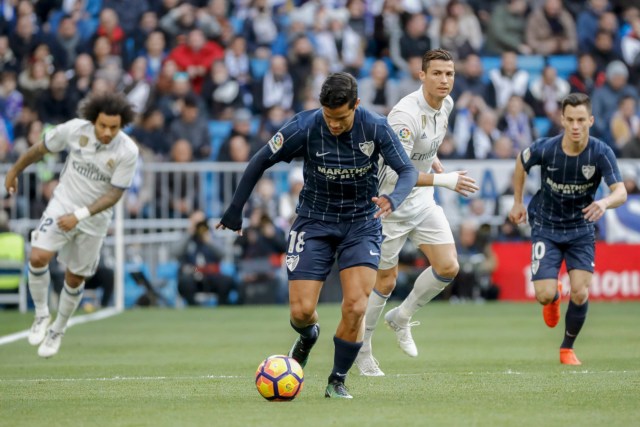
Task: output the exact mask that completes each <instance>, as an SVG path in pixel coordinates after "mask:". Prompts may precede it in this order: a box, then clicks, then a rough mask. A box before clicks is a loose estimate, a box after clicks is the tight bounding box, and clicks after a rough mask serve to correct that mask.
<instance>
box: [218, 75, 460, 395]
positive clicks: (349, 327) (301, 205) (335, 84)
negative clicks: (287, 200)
mask: <svg viewBox="0 0 640 427" xmlns="http://www.w3.org/2000/svg"><path fill="white" fill-rule="evenodd" d="M359 101H360V100H359V99H358V87H357V82H356V80H355V79H354V78H353V76H351V75H349V74H347V73H335V74H331V75H330V76H329V77H327V79H326V80H325V82H324V83H323V85H322V89H321V92H320V104H321V105H322V107H321V108H320V109H317V110H309V111H304V112H302V113H299V114H297V115H296V116H295V117H294V118H293V119H291V120H290V121H289V122H287V123H286V124H285V125H284V126H283V127H282V128H281V129H280V131H279V132H278V133H276V134H275V135H274V136H273V137H272V138H271V140H269V142H268V144H267V145H266V146H265V147H263V148H262V149H261V150H260V151H258V153H256V154H255V155H254V157H253V158H252V159H251V161H250V162H249V165H248V167H247V169H246V170H245V173H244V175H243V176H242V179H241V180H240V183H239V184H238V188H237V190H236V193H235V194H234V196H233V200H232V202H231V205H230V206H229V207H228V208H227V210H226V211H225V213H224V215H223V216H222V219H221V220H220V223H219V224H218V225H217V228H228V229H231V230H236V231H238V232H240V231H239V230H240V229H241V226H242V209H243V206H244V204H245V202H246V201H247V199H248V198H249V195H250V194H251V191H252V190H253V187H254V186H255V184H256V183H257V181H258V180H259V179H260V177H261V176H262V173H263V172H264V171H265V170H266V169H267V168H269V167H270V166H272V165H274V164H275V163H277V162H280V161H286V162H289V161H291V160H292V159H293V158H295V157H303V158H304V168H303V172H304V187H303V189H302V191H301V193H300V198H299V201H298V205H297V207H296V212H297V214H298V218H297V219H296V220H295V222H294V223H293V225H292V227H291V231H290V233H289V245H288V250H287V256H286V265H287V273H288V277H289V303H290V311H291V326H292V327H293V329H295V330H296V332H298V333H299V334H300V336H299V337H298V338H297V339H296V341H295V343H294V345H293V347H292V348H291V350H290V352H289V355H290V356H291V357H293V358H294V359H296V360H297V361H298V362H300V363H301V364H302V366H304V365H305V364H306V363H307V359H308V357H309V353H310V351H311V348H312V347H313V346H314V344H315V343H316V341H317V339H318V336H319V333H320V328H319V326H318V313H317V312H316V306H317V304H318V298H319V296H320V290H321V289H322V285H323V283H324V281H325V279H326V278H327V275H328V274H329V271H330V270H331V267H332V265H333V263H334V258H335V256H336V254H337V258H338V266H339V269H340V281H341V283H342V294H343V300H342V318H341V320H340V323H339V324H338V329H337V331H336V334H335V336H334V338H333V341H334V345H335V353H334V365H333V370H332V372H331V375H330V376H329V384H328V386H327V389H326V392H325V396H326V397H337V398H351V395H350V394H349V392H348V391H347V389H346V387H345V385H344V382H345V379H346V374H347V372H348V371H349V369H350V368H351V366H352V365H353V362H354V360H355V358H356V356H357V355H358V351H359V350H360V347H361V346H362V320H363V318H364V312H365V309H366V307H367V299H368V297H369V294H370V293H371V290H372V289H373V286H374V284H375V280H376V270H377V268H378V263H379V261H380V244H381V241H382V234H381V229H382V226H381V223H380V218H383V217H385V216H387V215H389V214H390V213H391V212H393V210H394V209H395V208H397V207H398V206H399V205H400V204H401V203H402V201H403V200H404V199H405V197H406V196H407V195H408V194H409V193H410V192H411V189H412V188H413V186H414V185H419V186H427V185H432V179H433V178H432V176H430V175H427V174H420V175H418V172H417V171H416V169H415V168H414V167H413V165H412V163H411V160H410V159H409V157H408V156H407V154H406V152H405V150H404V149H403V147H402V144H401V143H400V141H399V140H398V138H397V136H396V135H395V132H394V131H393V130H392V129H391V127H390V126H389V124H388V123H387V120H386V118H384V117H382V116H379V115H377V114H374V113H370V112H369V111H367V110H365V109H363V108H358V104H359ZM380 156H382V157H383V158H384V160H385V162H386V163H387V164H388V165H389V166H390V167H391V168H392V169H393V170H395V171H396V173H397V174H398V182H397V184H396V186H395V189H394V191H392V192H391V193H390V194H388V195H387V194H383V195H378V194H377V192H378V178H377V175H378V159H379V157H380ZM416 180H417V183H416ZM466 185H468V186H469V187H470V188H469V191H472V188H471V187H473V184H472V183H469V184H466Z"/></svg>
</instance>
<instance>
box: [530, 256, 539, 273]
mask: <svg viewBox="0 0 640 427" xmlns="http://www.w3.org/2000/svg"><path fill="white" fill-rule="evenodd" d="M538 268H540V260H537V259H536V260H533V261H531V272H532V273H533V274H536V273H537V272H538Z"/></svg>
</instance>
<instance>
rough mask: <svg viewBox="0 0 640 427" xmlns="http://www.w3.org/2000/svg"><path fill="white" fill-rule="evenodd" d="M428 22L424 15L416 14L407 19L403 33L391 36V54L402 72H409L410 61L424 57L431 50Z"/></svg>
mask: <svg viewBox="0 0 640 427" xmlns="http://www.w3.org/2000/svg"><path fill="white" fill-rule="evenodd" d="M427 27H428V22H427V18H426V16H424V15H423V14H422V13H414V14H411V15H409V16H408V17H407V20H406V24H405V25H404V28H402V30H401V31H398V32H394V33H392V34H391V41H390V46H389V51H390V52H389V53H390V55H391V59H392V60H393V64H394V65H395V66H396V67H397V68H398V69H400V70H403V71H405V72H409V64H408V62H407V61H408V60H409V58H411V57H414V56H420V57H422V55H424V53H425V52H426V51H428V50H429V49H431V39H429V37H428V36H427Z"/></svg>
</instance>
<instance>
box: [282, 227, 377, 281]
mask: <svg viewBox="0 0 640 427" xmlns="http://www.w3.org/2000/svg"><path fill="white" fill-rule="evenodd" d="M381 243H382V224H381V222H380V220H378V219H375V220H365V221H358V222H343V223H335V222H327V221H320V220H317V219H312V218H302V217H298V218H297V219H296V220H295V222H294V223H293V225H292V226H291V231H290V232H289V246H288V248H287V258H286V264H287V274H288V276H289V280H320V281H324V280H325V279H326V278H327V276H328V275H329V272H330V271H331V267H332V266H333V263H334V259H335V256H336V254H337V255H338V268H339V269H340V270H343V269H345V268H349V267H356V266H360V265H363V266H367V267H371V268H373V269H374V270H377V269H378V263H379V262H380V244H381Z"/></svg>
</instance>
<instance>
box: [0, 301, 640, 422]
mask: <svg viewBox="0 0 640 427" xmlns="http://www.w3.org/2000/svg"><path fill="white" fill-rule="evenodd" d="M392 305H393V304H390V306H392ZM564 309H566V303H565V304H564V306H563V311H564ZM339 313H340V311H339V306H337V305H322V306H320V307H319V314H320V324H321V327H322V333H321V336H320V341H319V343H318V345H317V346H316V348H315V349H314V351H313V353H312V355H311V359H310V361H309V364H308V365H307V368H306V369H305V387H304V390H303V392H302V393H301V395H300V396H299V397H298V398H297V399H296V400H295V401H293V402H267V401H266V400H264V399H263V398H262V397H260V395H259V394H258V392H257V391H256V390H255V386H254V374H255V370H256V368H257V366H258V364H259V363H260V362H261V361H262V359H264V358H265V357H266V356H269V355H271V354H278V353H280V354H282V353H286V352H287V351H288V349H289V347H290V345H291V343H292V342H293V340H294V338H295V334H294V332H293V330H292V329H291V328H290V327H289V324H288V323H289V322H288V308H287V307H286V306H274V307H256V306H253V307H249V306H247V307H234V308H226V307H222V308H207V309H185V310H153V309H151V310H129V311H126V312H125V313H123V314H120V315H118V316H115V317H111V318H108V319H105V320H100V321H96V322H91V323H86V324H82V325H78V326H74V327H72V328H70V329H69V330H68V331H67V334H66V336H65V338H64V341H63V345H62V348H61V350H60V353H59V354H58V355H57V356H56V357H54V358H52V359H49V360H43V359H40V358H39V357H38V356H37V354H36V348H35V347H31V346H29V344H28V343H27V341H26V339H23V340H20V341H18V342H14V343H11V344H7V345H3V346H0V426H47V427H49V426H285V425H289V426H291V425H294V426H304V427H313V426H359V427H368V426H384V427H390V426H536V427H549V426H607V427H612V426H632V425H640V332H639V331H640V329H639V326H640V303H596V302H592V303H591V305H590V309H589V317H588V318H587V323H586V325H585V327H584V329H583V331H582V334H581V335H580V337H579V338H578V341H577V342H576V353H577V355H578V357H580V358H581V359H582V362H583V365H582V366H580V367H565V366H562V365H560V364H559V362H558V346H559V344H560V342H561V339H562V333H563V325H564V320H562V321H561V323H560V325H559V326H558V327H557V328H556V329H549V328H547V327H546V326H545V325H544V322H543V320H542V317H541V314H540V307H539V306H538V305H536V304H510V303H500V304H483V305H475V304H460V305H450V304H446V303H432V304H430V305H428V306H427V307H425V308H424V309H423V310H422V311H420V312H419V313H418V315H417V316H416V317H415V319H414V320H419V321H420V322H421V325H420V326H418V327H415V328H414V338H415V340H416V343H417V345H418V349H419V351H420V354H419V356H418V357H417V358H415V359H412V358H409V357H407V356H405V355H404V354H403V353H402V352H401V351H400V349H399V348H398V347H397V345H396V343H395V336H394V335H393V333H392V332H391V331H390V330H388V329H387V328H385V327H384V325H380V327H379V328H378V330H377V331H376V334H375V336H374V344H373V345H374V351H375V355H376V357H377V358H378V360H379V361H380V364H381V368H382V369H383V371H385V373H386V374H387V376H385V377H380V378H365V377H361V376H359V375H358V374H357V373H356V372H354V371H353V370H352V371H351V373H350V375H349V377H348V379H347V386H348V387H349V389H350V391H351V393H352V394H353V396H354V399H353V400H351V401H343V400H331V399H325V398H324V388H325V386H326V380H327V376H328V374H329V372H330V370H331V366H332V363H333V342H332V336H333V333H334V331H335V328H336V325H337V322H338V316H339ZM31 320H32V317H31V314H29V315H21V314H19V313H15V312H10V311H0V335H5V334H9V333H13V332H17V331H20V330H24V329H26V328H28V327H29V325H30V324H31Z"/></svg>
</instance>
